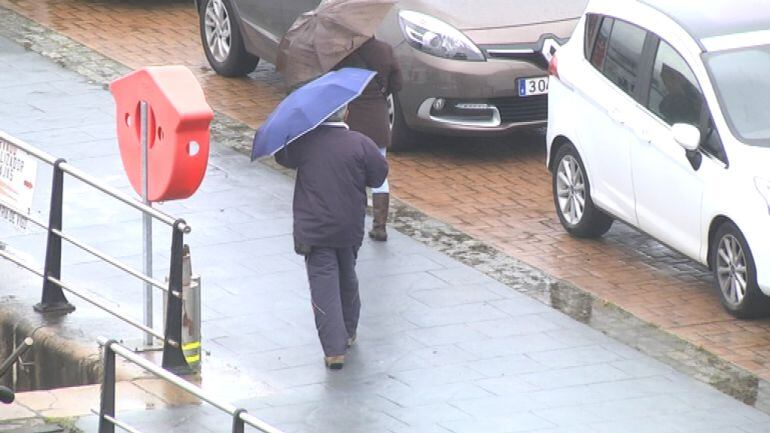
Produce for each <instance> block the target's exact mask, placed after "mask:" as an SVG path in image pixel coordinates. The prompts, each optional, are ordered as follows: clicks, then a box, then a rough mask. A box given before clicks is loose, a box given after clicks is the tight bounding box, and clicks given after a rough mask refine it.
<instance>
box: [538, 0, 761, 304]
mask: <svg viewBox="0 0 770 433" xmlns="http://www.w3.org/2000/svg"><path fill="white" fill-rule="evenodd" d="M759 4H760V3H759V2H757V1H755V0H731V1H729V2H728V1H706V2H694V1H693V2H690V1H670V0H638V1H637V0H592V1H591V2H590V3H589V5H588V7H587V9H586V13H585V14H584V15H583V17H582V19H581V21H580V23H579V24H578V26H577V29H576V30H575V33H574V35H573V36H572V38H571V39H570V41H569V42H568V43H567V44H566V45H565V46H563V47H562V48H561V49H559V51H558V52H557V53H556V56H555V58H554V59H553V60H552V62H551V67H550V74H551V83H550V95H549V113H548V114H549V123H548V135H547V143H548V161H547V164H548V168H549V170H550V171H551V173H552V174H553V194H554V203H555V206H556V211H557V213H558V215H559V219H560V220H561V223H562V225H563V226H564V227H565V229H566V230H567V231H568V232H569V233H571V234H572V235H574V236H577V237H587V238H590V237H599V236H601V235H603V234H604V233H606V232H607V230H609V228H610V226H611V225H612V222H613V220H614V219H618V220H621V221H624V222H626V223H628V224H630V225H631V226H633V227H635V228H637V229H639V230H641V231H643V232H645V233H647V234H649V235H651V236H653V237H655V238H656V239H658V240H660V241H661V242H662V243H664V244H667V245H668V246H670V247H671V248H673V249H675V250H678V251H680V252H681V253H683V254H685V255H687V256H689V257H690V258H692V259H694V260H697V261H699V262H701V263H703V264H706V265H708V266H709V267H710V268H711V269H712V271H713V273H714V279H715V283H716V285H717V287H718V288H719V292H720V294H721V299H722V303H723V304H724V306H725V308H726V309H727V310H728V311H729V312H730V313H731V314H733V315H734V316H736V317H740V318H747V317H755V316H758V315H763V314H765V313H766V312H767V311H768V310H770V308H768V306H770V298H768V295H770V8H768V7H761V8H758V7H757V6H758V5H759Z"/></svg>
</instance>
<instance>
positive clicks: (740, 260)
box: [709, 221, 770, 319]
mask: <svg viewBox="0 0 770 433" xmlns="http://www.w3.org/2000/svg"><path fill="white" fill-rule="evenodd" d="M709 257H711V269H712V272H713V273H714V284H715V285H716V288H717V290H718V291H719V295H720V296H719V298H720V300H721V301H722V305H723V306H724V307H725V309H726V310H727V311H728V312H729V313H730V314H732V315H733V316H734V317H737V318H739V319H751V318H756V317H760V316H764V315H767V313H768V311H769V310H770V298H768V297H767V296H766V295H765V294H764V293H762V291H761V290H760V289H759V285H758V284H757V268H756V266H755V264H754V256H753V255H752V254H751V249H750V248H749V244H748V242H746V238H745V237H744V236H743V233H741V231H740V229H738V227H737V226H736V225H735V224H734V223H732V222H730V221H727V222H725V223H723V224H722V225H721V226H719V229H717V231H716V234H715V235H714V238H713V239H712V242H711V251H709Z"/></svg>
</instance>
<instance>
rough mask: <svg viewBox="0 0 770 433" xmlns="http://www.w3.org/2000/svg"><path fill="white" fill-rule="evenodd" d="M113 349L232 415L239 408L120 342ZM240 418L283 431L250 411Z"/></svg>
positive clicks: (267, 432) (267, 429)
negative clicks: (206, 392)
mask: <svg viewBox="0 0 770 433" xmlns="http://www.w3.org/2000/svg"><path fill="white" fill-rule="evenodd" d="M97 341H98V342H99V344H100V345H102V346H103V345H105V344H107V343H108V340H107V339H106V338H104V337H98V338H97ZM112 350H113V352H115V353H117V354H118V355H120V356H121V357H123V358H125V359H126V360H128V361H130V362H131V363H133V364H136V365H138V366H140V367H142V368H143V369H145V370H147V371H149V372H150V373H152V374H154V375H156V376H158V377H159V378H161V379H163V380H165V381H167V382H170V383H171V384H173V385H175V386H177V387H179V388H181V389H183V390H185V391H187V392H189V393H190V394H192V395H194V396H196V397H198V398H199V399H201V400H203V401H205V402H206V403H209V404H210V405H212V406H214V407H216V408H217V409H220V410H222V411H224V412H227V413H229V414H230V415H235V412H236V411H237V410H238V408H237V407H235V406H233V405H232V404H231V403H229V402H226V401H223V400H220V399H219V398H217V397H213V396H210V395H207V394H205V393H204V392H203V390H202V389H200V388H199V387H197V386H195V385H193V384H192V383H190V382H188V381H186V380H184V379H183V378H181V377H179V376H176V375H175V374H173V373H170V372H168V371H166V370H164V369H163V368H160V367H158V366H157V365H156V364H154V363H152V362H150V361H148V360H147V359H145V358H142V357H141V356H139V355H137V354H135V353H134V352H132V351H131V350H129V349H127V348H126V347H124V346H121V345H120V344H118V343H112ZM240 419H242V420H243V422H244V423H246V424H248V425H250V426H252V427H255V428H257V429H259V430H260V431H262V432H265V433H282V432H281V430H278V429H277V428H275V427H272V426H270V425H269V424H267V423H265V422H264V421H262V420H260V419H259V418H256V417H255V416H253V415H249V414H248V413H245V412H241V413H240Z"/></svg>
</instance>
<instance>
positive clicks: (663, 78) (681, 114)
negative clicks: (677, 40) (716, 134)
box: [647, 41, 703, 126]
mask: <svg viewBox="0 0 770 433" xmlns="http://www.w3.org/2000/svg"><path fill="white" fill-rule="evenodd" d="M647 108H649V109H650V111H652V112H653V113H655V114H657V115H658V116H660V118H661V119H663V120H664V121H665V122H666V123H668V124H669V125H673V124H674V123H689V124H690V125H695V126H698V125H699V124H700V122H701V110H702V108H703V96H702V95H701V91H700V87H699V86H698V82H697V80H696V79H695V74H693V72H692V70H690V67H689V66H687V63H686V62H685V60H684V59H683V58H682V56H680V55H679V53H677V52H676V51H675V50H674V49H673V48H672V47H671V45H669V44H667V43H666V42H665V41H660V44H659V45H658V52H657V54H656V55H655V66H654V69H653V70H652V82H651V83H650V98H649V100H648V103H647Z"/></svg>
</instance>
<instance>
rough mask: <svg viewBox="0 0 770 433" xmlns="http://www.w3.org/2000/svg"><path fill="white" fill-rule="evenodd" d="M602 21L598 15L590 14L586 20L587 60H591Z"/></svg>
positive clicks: (585, 48) (585, 47)
mask: <svg viewBox="0 0 770 433" xmlns="http://www.w3.org/2000/svg"><path fill="white" fill-rule="evenodd" d="M601 21H602V17H601V16H599V15H596V14H588V16H587V18H586V35H585V44H584V50H585V56H586V59H590V58H591V51H592V49H593V47H594V41H595V40H596V34H597V33H599V24H600V23H601Z"/></svg>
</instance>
